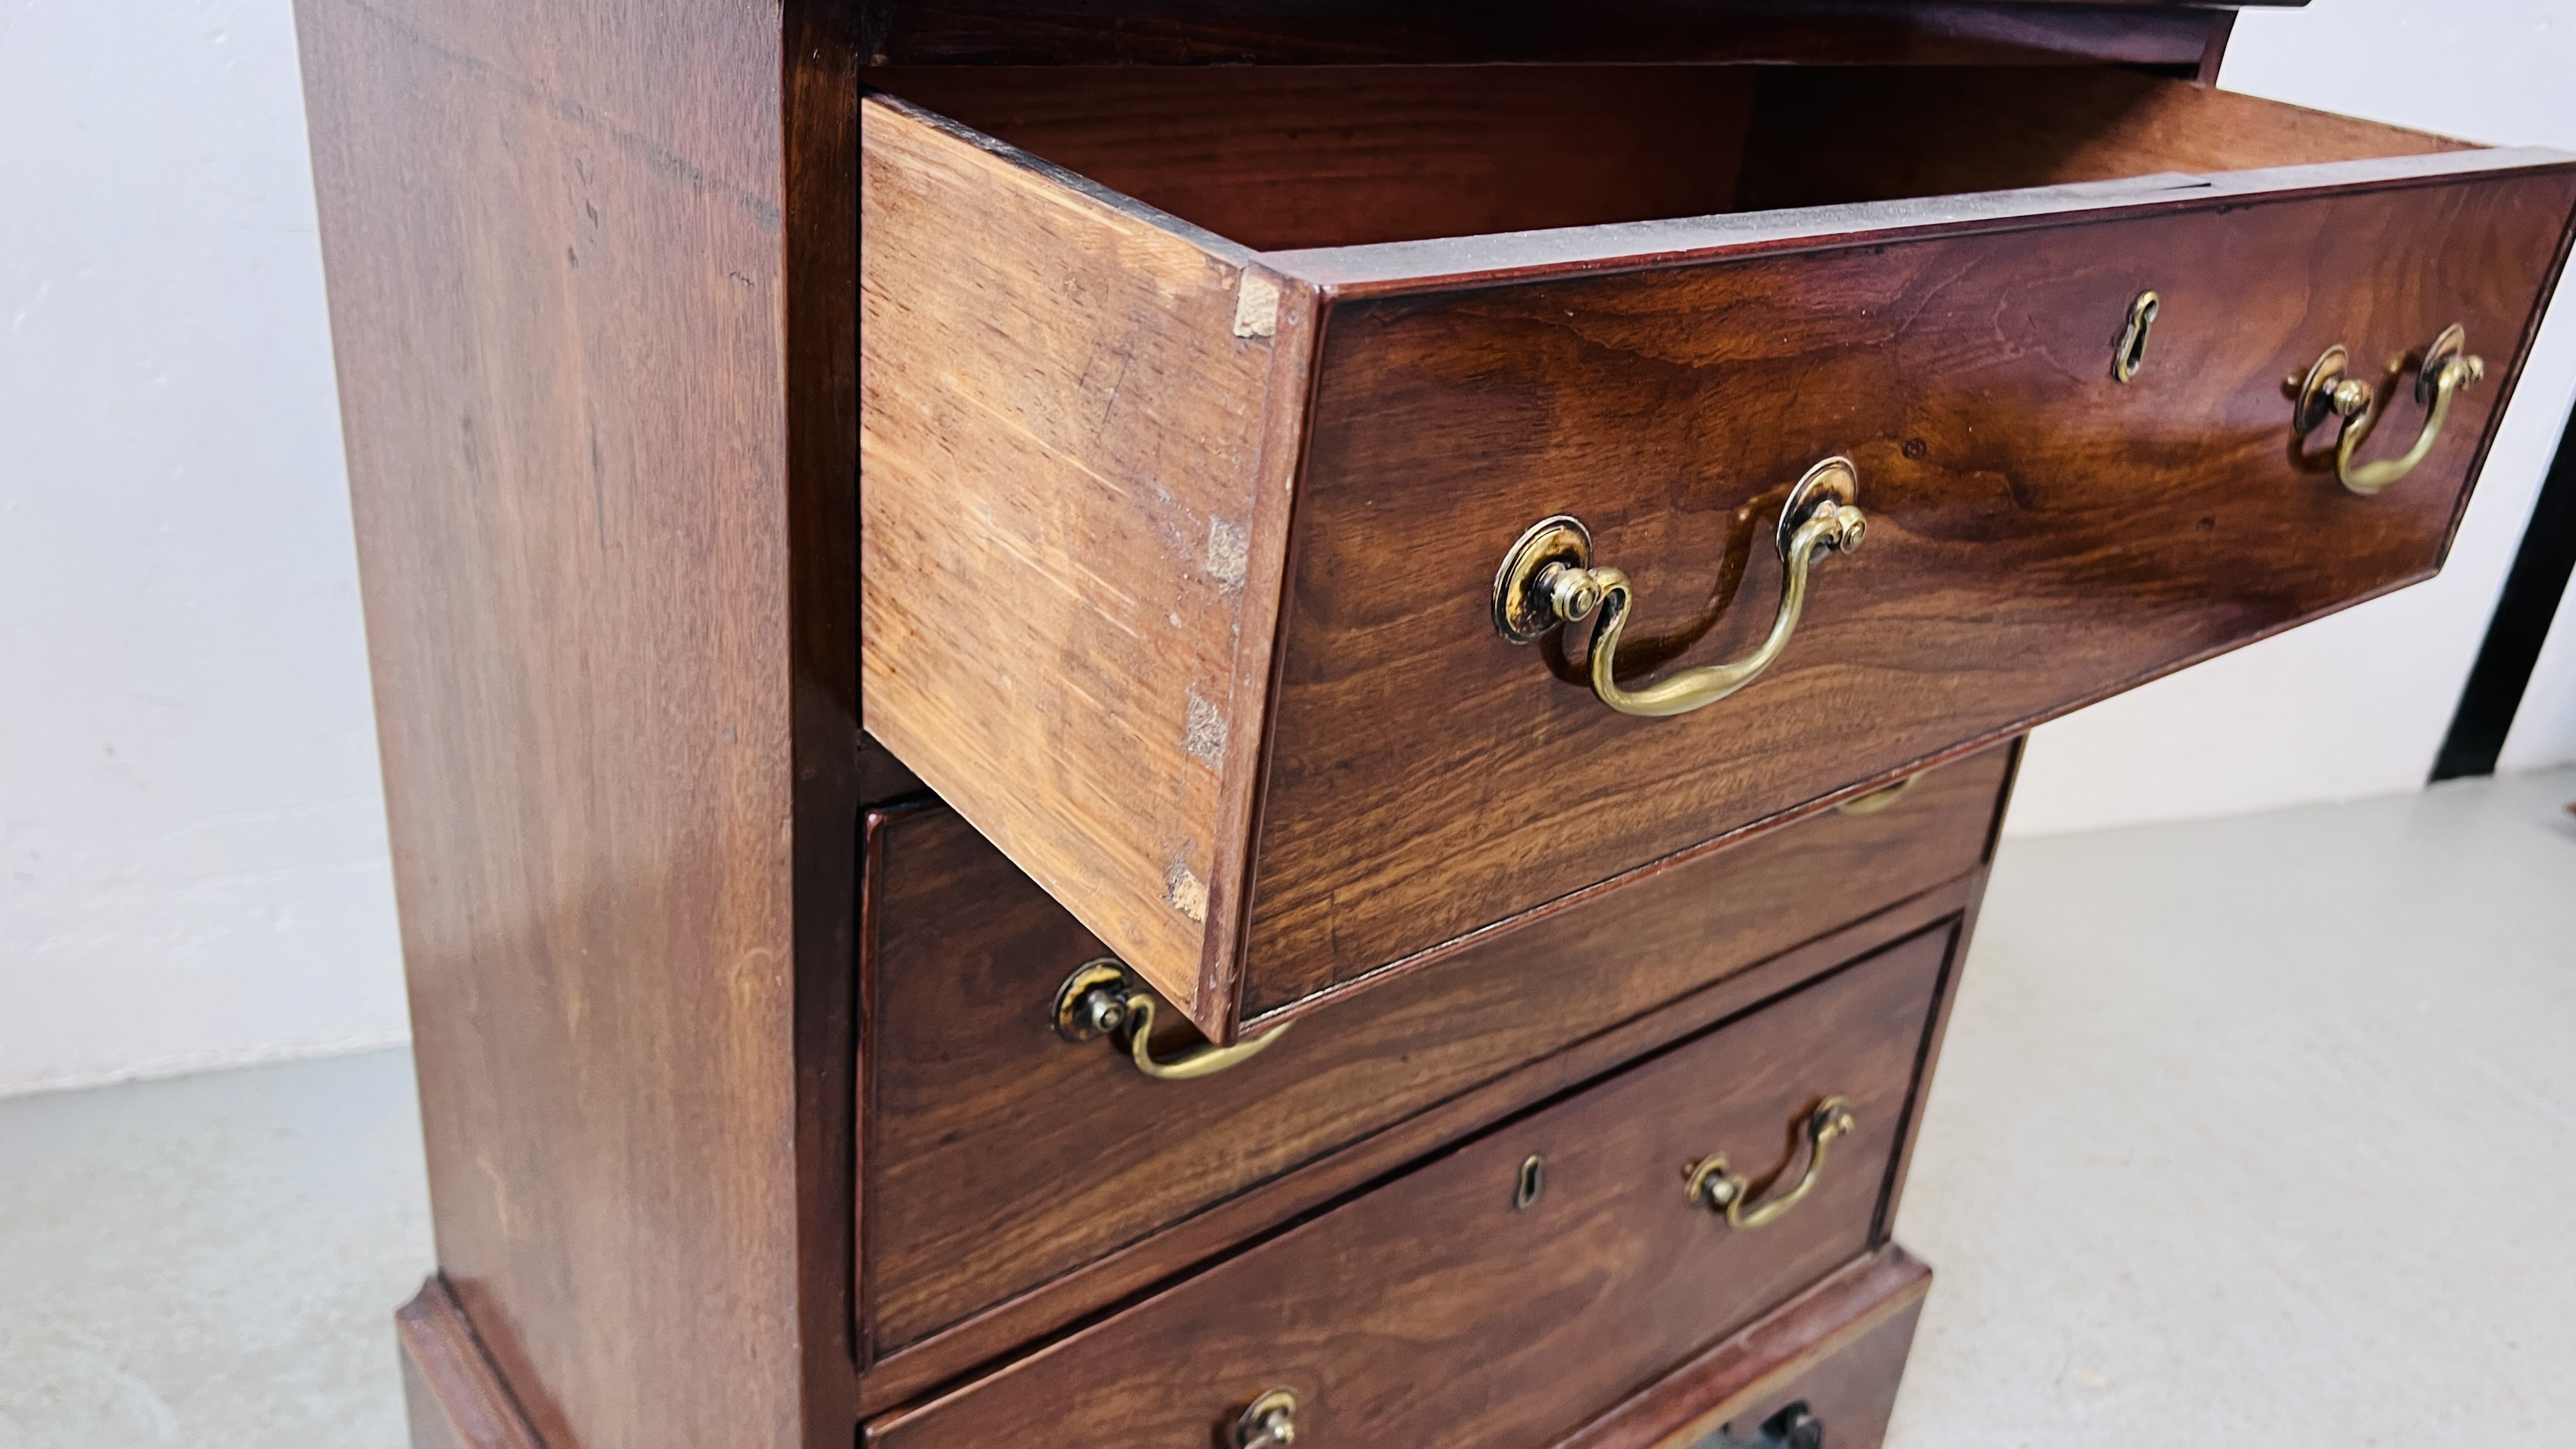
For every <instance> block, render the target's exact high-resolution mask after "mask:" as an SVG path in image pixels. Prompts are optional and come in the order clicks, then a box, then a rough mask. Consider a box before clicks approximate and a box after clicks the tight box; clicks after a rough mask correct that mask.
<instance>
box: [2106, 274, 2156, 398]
mask: <svg viewBox="0 0 2576 1449" xmlns="http://www.w3.org/2000/svg"><path fill="white" fill-rule="evenodd" d="M2162 305H2163V303H2162V301H2161V300H2160V299H2159V298H2158V297H2157V296H2156V294H2155V293H2153V292H2140V293H2139V294H2138V297H2137V300H2136V301H2134V302H2131V303H2130V304H2129V321H2128V325H2126V326H2124V327H2122V328H2121V329H2120V342H2119V345H2118V346H2116V347H2114V348H2112V349H2111V380H2112V381H2113V382H2127V381H2128V380H2129V379H2131V378H2133V377H2136V376H2137V375H2138V369H2139V368H2141V367H2144V366H2146V365H2147V333H2148V332H2149V331H2150V330H2152V329H2153V328H2154V327H2155V325H2156V310H2157V309H2158V308H2159V307H2161V306H2162Z"/></svg>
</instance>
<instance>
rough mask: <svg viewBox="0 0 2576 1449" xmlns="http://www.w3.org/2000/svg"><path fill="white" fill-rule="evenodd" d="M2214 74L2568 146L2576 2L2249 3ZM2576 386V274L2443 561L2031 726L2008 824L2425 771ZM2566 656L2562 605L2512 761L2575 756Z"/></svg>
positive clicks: (2575, 104) (2075, 822) (2356, 786)
mask: <svg viewBox="0 0 2576 1449" xmlns="http://www.w3.org/2000/svg"><path fill="white" fill-rule="evenodd" d="M2219 83H2220V84H2221V85H2222V86H2225V87H2226V88H2227V89H2229V90H2237V91H2246V92H2250V93H2252V94H2255V95H2261V96H2269V97H2272V98H2274V99H2276V100H2284V101H2290V102H2293V103H2296V104H2299V105H2305V106H2315V107H2318V108H2321V109H2325V110H2334V111H2342V112H2345V113H2346V114H2349V115H2357V116H2368V117H2371V118H2372V119H2375V120H2382V121H2390V122H2394V123H2396V124H2398V125H2405V126H2414V127H2418V128H2420V129H2423V130H2429V131H2439V132H2443V133H2445V134H2448V135H2454V136H2466V137H2471V138H2473V139H2477V140H2482V141H2497V142H2511V143H2516V144H2541V145H2552V146H2559V147H2564V148H2566V149H2568V150H2571V151H2576V0H2479V3H2477V4H2474V5H2466V4H2454V5H2428V4H2425V3H2423V0H2313V3H2312V4H2311V5H2309V6H2308V8H2306V9H2303V10H2249V11H2247V12H2245V13H2244V14H2243V16H2242V17H2241V18H2239V19H2238V21H2237V23H2236V34H2235V38H2234V41H2233V42H2232V43H2231V44H2230V45H2229V47H2228V51H2227V63H2226V66H2225V68H2224V70H2223V71H2222V72H2221V74H2220V76H2219ZM2487 345H2488V346H2490V347H2494V346H2500V345H2502V344H2501V343H2500V342H2491V343H2489V344H2487ZM2492 355H2493V354H2492V353H2490V356H2492ZM2571 396H2576V287H2569V288H2564V289H2562V290H2561V291H2560V293H2559V296H2558V300H2557V303H2556V304H2555V305H2554V306H2553V307H2552V308H2551V309H2550V314H2549V319H2548V321H2547V322H2546V323H2545V324H2544V325H2543V328H2542V331H2541V335H2540V338H2539V341H2538V344H2537V348H2536V350H2535V352H2534V353H2533V356H2532V359H2531V362H2530V364H2529V366H2528V368H2527V370H2526V371H2525V372H2524V374H2523V378H2522V383H2521V386H2520V388H2519V389H2518V390H2517V391H2516V393H2515V395H2514V400H2513V406H2512V408H2511V409H2510V410H2509V411H2508V412H2507V413H2506V415H2505V422H2504V426H2503V428H2502V429H2501V430H2500V431H2499V432H2498V434H2497V436H2496V441H2495V447H2494V449H2493V451H2492V452H2491V453H2490V454H2489V455H2488V458H2487V466H2486V471H2485V473H2484V474H2483V475H2482V477H2481V480H2480V482H2479V484H2478V492H2477V497H2476V499H2475V500H2474V501H2473V502H2472V503H2471V504H2470V507H2469V513H2468V517H2467V519H2466V520H2465V521H2464V522H2463V523H2462V525H2461V528H2460V535H2459V539H2458V541H2457V542H2456V543H2455V544H2454V545H2453V546H2452V549H2451V558H2450V562H2449V563H2448V564H2447V565H2446V566H2445V567H2444V569H2443V572H2442V575H2441V577H2439V578H2437V579H2434V580H2432V581H2431V582H2429V583H2424V584H2419V585H2417V586H2416V587H2414V588H2412V589H2407V590H2405V591H2403V592H2401V593H2397V594H2392V595H2390V596H2388V597H2387V598H2384V599H2378V600H2374V601H2372V602H2370V603H2367V604H2364V605H2361V606H2360V607H2358V608H2355V609H2350V610H2347V611H2345V612H2344V613H2342V614H2338V615H2336V616H2334V617H2333V618H2330V619H2325V620H2322V621H2320V622H2318V623H2315V624H2311V625H2309V626H2308V627H2306V628H2304V629H2299V630H2295V631H2293V632H2291V633H2288V634H2284V635H2282V636H2280V637H2279V638H2276V639H2270V640H2266V641H2264V642H2263V643H2260V644H2256V645H2253V646H2251V647H2250V648H2246V649H2241V650H2238V651H2237V652H2236V653H2234V654H2230V655H2227V656H2225V657H2223V658H2220V659H2216V660H2212V661H2211V662H2209V663H2207V664H2203V665H2201V666H2199V667H2198V668H2195V669H2189V670H2186V671H2184V672H2183V673H2181V674H2177V675H2174V676H2172V677H2171V678H2168V679H2164V680H2160V681H2158V682H2157V683H2154V684H2151V685H2148V686H2146V687H2145V688H2143V689H2139V690H2136V691H2134V692H2132V693H2129V694H2126V695H2123V696H2121V697H2119V698H2117V699H2114V700H2110V701H2108V702H2106V703H2103V704H2099V705H2096V706H2094V707H2093V708H2091V709H2088V710H2085V711H2084V712H2082V713H2080V714H2077V715H2074V716H2071V717H2069V718H2067V719H2064V720H2061V721H2059V722H2057V723H2055V724H2051V725H2047V726H2044V727H2043V728H2041V729H2040V730H2039V731H2038V732H2036V733H2035V734H2034V735H2032V737H2031V744H2030V753H2029V756H2028V758H2027V761H2026V763H2025V767H2024V770H2023V773H2022V779H2021V784H2020V786H2019V788H2018V789H2017V790H2016V792H2015V795H2014V801H2013V814H2012V823H2011V826H2010V828H2011V829H2012V830H2013V831H2014V832H2016V833H2020V834H2038V833H2043V832H2051V831H2061V830H2080V829H2086V828H2090V827H2094V826H2102V825H2118V824H2126V823H2131V822H2136V821H2145V820H2169V819H2181V818H2187V817H2191V816H2199V815H2223V814H2230V813H2234V812H2237V811H2243V810H2258V809H2262V808H2264V807H2266V806H2273V805H2286V804H2293V803H2297V802H2300V801H2308V800H2326V799H2338V798H2344V797H2349V796H2355V795H2372V794H2381V793H2387V792H2393V791H2400V790H2412V789H2415V788H2417V787H2419V786H2421V785H2422V784H2423V783H2424V779H2425V776H2426V775H2427V774H2428V773H2430V771H2431V769H2432V765H2433V756H2434V753H2435V752H2436V751H2437V750H2439V749H2440V748H2441V743H2442V736H2443V735H2444V733H2445V732H2447V731H2448V729H2449V728H2450V722H2451V714H2452V711H2453V710H2454V709H2455V708H2456V707H2457V706H2458V703H2459V698H2460V688H2461V686H2462V685H2463V684H2465V683H2466V682H2467V680H2468V675H2469V666H2470V665H2471V664H2472V663H2473V662H2475V660H2476V658H2477V651H2478V646H2479V644H2480V643H2481V642H2482V641H2483V640H2484V638H2485V635H2486V625H2487V620H2488V618H2489V617H2490V616H2491V615H2492V614H2493V612H2494V609H2495V599H2496V594H2497V592H2498V590H2500V589H2501V588H2502V587H2503V585H2504V575H2505V570H2506V569H2507V568H2509V567H2511V566H2512V563H2513V553H2514V549H2515V547H2516V546H2517V545H2518V544H2519V543H2520V542H2521V539H2522V530H2523V525H2524V523H2525V522H2526V521H2527V520H2528V519H2529V517H2530V515H2531V505H2532V501H2533V499H2534V498H2535V497H2536V496H2537V494H2538V492H2539V487H2540V478H2541V474H2542V472H2543V471H2544V470H2546V469H2547V468H2548V466H2549V458H2550V454H2551V453H2552V451H2554V450H2555V448H2556V446H2557V442H2558V433H2559V429H2560V428H2561V427H2562V426H2564V424H2565V422H2566V418H2567V408H2568V403H2569V400H2570V398H2571ZM2572 656H2576V631H2572V630H2571V628H2570V627H2568V626H2567V625H2566V623H2565V622H2564V615H2562V624H2561V626H2560V627H2559V628H2558V630H2557V632H2556V634H2555V635H2554V636H2553V637H2552V639H2551V641H2550V654H2549V656H2548V657H2547V658H2546V659H2545V660H2544V669H2543V671H2542V673H2541V677H2537V678H2535V679H2534V680H2533V690H2532V694H2531V697H2530V699H2529V700H2528V701H2527V702H2526V704H2525V706H2524V712H2523V714H2522V715H2518V716H2517V717H2516V720H2515V729H2514V734H2513V737H2512V739H2511V740H2510V741H2509V743H2508V748H2507V754H2506V757H2505V760H2504V764H2505V766H2506V767H2507V768H2535V767H2538V766H2542V765H2548V764H2555V763H2560V762H2563V761H2568V760H2576V657H2572Z"/></svg>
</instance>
